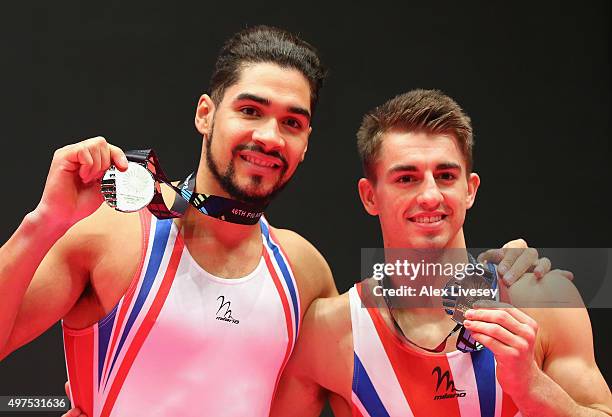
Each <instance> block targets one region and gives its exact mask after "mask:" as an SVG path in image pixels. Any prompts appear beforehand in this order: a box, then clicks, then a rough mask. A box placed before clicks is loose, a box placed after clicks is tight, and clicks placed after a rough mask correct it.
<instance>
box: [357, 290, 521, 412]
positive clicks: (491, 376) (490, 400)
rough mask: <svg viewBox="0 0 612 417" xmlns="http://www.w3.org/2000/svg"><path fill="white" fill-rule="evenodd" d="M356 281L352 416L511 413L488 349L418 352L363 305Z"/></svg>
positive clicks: (514, 407) (378, 313) (379, 316)
mask: <svg viewBox="0 0 612 417" xmlns="http://www.w3.org/2000/svg"><path fill="white" fill-rule="evenodd" d="M360 291H361V284H357V285H356V286H355V287H353V288H351V289H350V290H349V300H350V306H351V323H352V327H353V331H352V332H353V345H354V348H353V349H354V369H353V389H352V394H351V395H352V410H353V416H356V417H413V416H414V417H516V416H520V415H521V414H520V412H519V411H518V409H517V408H516V406H515V404H514V403H513V402H512V399H511V398H510V396H508V395H507V394H505V393H503V392H502V390H501V387H500V385H499V383H498V382H497V379H496V377H495V358H494V356H493V353H492V352H491V351H490V350H488V349H483V350H480V351H476V352H472V353H463V352H460V351H458V350H457V351H453V352H450V353H446V354H431V353H427V352H422V353H421V352H417V351H415V350H413V349H411V348H409V347H407V346H405V345H404V344H403V343H402V341H401V340H400V339H399V338H398V337H397V335H396V334H395V333H393V332H392V331H391V330H390V329H389V328H388V326H387V325H386V324H385V322H384V320H383V318H382V316H381V315H380V311H379V310H378V309H377V308H364V307H362V305H363V304H362V302H361V298H360Z"/></svg>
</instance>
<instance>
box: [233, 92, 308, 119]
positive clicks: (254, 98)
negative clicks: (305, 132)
mask: <svg viewBox="0 0 612 417" xmlns="http://www.w3.org/2000/svg"><path fill="white" fill-rule="evenodd" d="M241 100H249V101H254V102H255V103H259V104H261V105H262V106H266V107H267V106H270V100H268V99H267V98H264V97H260V96H257V95H255V94H251V93H242V94H239V95H238V96H237V97H236V101H241ZM287 111H288V112H289V113H293V114H299V115H302V116H304V117H306V118H307V119H308V121H309V122H310V112H309V111H308V110H306V109H305V108H303V107H297V106H289V107H287Z"/></svg>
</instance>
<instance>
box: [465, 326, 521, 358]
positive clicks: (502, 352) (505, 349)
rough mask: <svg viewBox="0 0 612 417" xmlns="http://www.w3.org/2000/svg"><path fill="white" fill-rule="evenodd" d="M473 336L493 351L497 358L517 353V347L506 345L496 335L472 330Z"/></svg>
mask: <svg viewBox="0 0 612 417" xmlns="http://www.w3.org/2000/svg"><path fill="white" fill-rule="evenodd" d="M472 337H473V338H474V339H475V340H476V341H477V342H478V343H480V344H482V345H483V346H484V347H486V348H488V349H489V350H491V352H493V354H494V355H495V358H496V359H499V358H503V357H507V356H515V355H516V352H517V351H516V349H514V348H512V347H510V346H508V345H505V344H504V343H502V342H500V341H499V340H497V339H495V338H494V337H491V336H489V335H486V334H483V333H477V332H472Z"/></svg>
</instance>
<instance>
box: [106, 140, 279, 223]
mask: <svg viewBox="0 0 612 417" xmlns="http://www.w3.org/2000/svg"><path fill="white" fill-rule="evenodd" d="M125 156H126V157H127V159H128V169H127V170H126V171H124V172H121V171H119V170H118V169H117V168H116V167H115V166H111V167H110V168H109V169H108V170H107V171H106V173H105V174H104V177H103V178H102V184H101V191H102V195H103V196H104V200H105V201H106V202H107V204H108V205H109V206H111V207H113V208H114V209H115V210H118V211H122V212H128V213H129V212H134V211H138V210H140V209H142V208H144V207H147V208H148V209H149V211H150V212H151V213H152V214H153V215H154V216H155V217H157V218H158V219H171V218H175V217H181V216H182V215H183V214H184V213H185V210H186V209H187V205H188V204H190V205H191V206H193V207H194V208H195V209H196V210H198V211H199V212H200V213H203V214H205V215H207V216H211V217H214V218H217V219H220V220H224V221H228V222H231V223H238V224H247V225H252V224H255V223H257V222H258V221H259V218H260V217H261V216H262V215H263V212H264V210H265V208H266V206H267V205H255V204H248V203H243V202H240V201H236V200H232V199H229V198H225V197H220V196H217V195H212V194H200V193H196V192H195V174H194V173H191V174H190V175H189V176H188V177H187V178H186V179H185V180H183V181H182V182H181V183H179V184H178V186H176V185H174V184H172V183H171V182H170V180H169V179H168V177H167V176H166V174H165V173H164V171H163V169H162V167H161V165H160V163H159V159H158V158H157V155H156V154H155V152H154V151H153V150H152V149H143V150H132V151H127V152H125ZM161 183H164V184H166V185H167V186H168V187H170V188H171V189H172V190H174V191H175V192H176V193H177V194H178V195H179V196H180V197H181V198H175V199H174V203H173V204H172V207H171V208H168V206H167V205H166V203H165V202H164V198H163V196H162V193H161V186H160V184H161Z"/></svg>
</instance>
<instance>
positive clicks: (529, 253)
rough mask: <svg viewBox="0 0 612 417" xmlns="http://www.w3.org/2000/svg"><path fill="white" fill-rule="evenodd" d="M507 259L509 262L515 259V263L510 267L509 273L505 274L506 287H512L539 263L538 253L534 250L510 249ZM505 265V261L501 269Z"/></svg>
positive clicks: (507, 252) (507, 251)
mask: <svg viewBox="0 0 612 417" xmlns="http://www.w3.org/2000/svg"><path fill="white" fill-rule="evenodd" d="M510 253H512V255H510ZM515 255H518V257H515ZM506 257H508V262H510V260H512V259H514V261H513V262H512V263H511V264H509V265H508V270H507V272H504V273H503V278H504V281H505V282H506V285H512V284H514V283H515V282H516V280H517V279H518V278H519V277H521V276H522V275H523V274H524V273H525V272H527V271H529V270H530V269H531V268H532V267H533V265H534V264H535V263H536V262H537V260H538V251H537V250H535V249H534V248H527V249H508V250H506ZM503 263H504V260H502V262H501V264H500V267H501V265H502V264H503Z"/></svg>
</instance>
